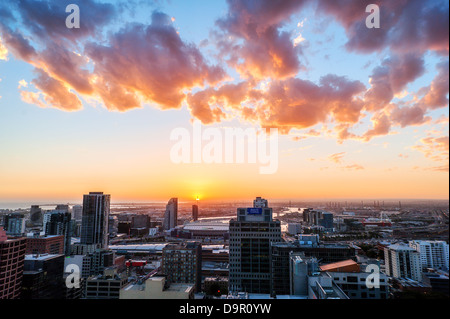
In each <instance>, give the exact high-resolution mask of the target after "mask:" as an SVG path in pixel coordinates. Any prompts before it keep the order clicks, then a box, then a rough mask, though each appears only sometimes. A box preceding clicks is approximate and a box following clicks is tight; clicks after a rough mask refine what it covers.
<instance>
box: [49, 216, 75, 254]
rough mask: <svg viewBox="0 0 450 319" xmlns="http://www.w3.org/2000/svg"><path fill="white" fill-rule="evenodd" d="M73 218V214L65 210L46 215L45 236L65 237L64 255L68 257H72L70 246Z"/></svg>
mask: <svg viewBox="0 0 450 319" xmlns="http://www.w3.org/2000/svg"><path fill="white" fill-rule="evenodd" d="M60 208H61V207H60ZM71 218H72V216H71V214H70V213H69V212H68V211H66V210H65V209H58V210H53V211H50V212H48V213H45V214H44V232H45V235H47V236H49V235H63V236H64V254H66V255H67V256H68V255H70V244H71V240H72V223H71Z"/></svg>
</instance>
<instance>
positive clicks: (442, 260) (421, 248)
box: [409, 240, 449, 270]
mask: <svg viewBox="0 0 450 319" xmlns="http://www.w3.org/2000/svg"><path fill="white" fill-rule="evenodd" d="M409 247H411V248H413V249H415V250H416V251H418V252H419V254H420V262H421V264H422V268H434V269H447V270H448V267H449V265H448V244H447V243H446V242H445V241H439V240H434V241H429V240H411V241H409Z"/></svg>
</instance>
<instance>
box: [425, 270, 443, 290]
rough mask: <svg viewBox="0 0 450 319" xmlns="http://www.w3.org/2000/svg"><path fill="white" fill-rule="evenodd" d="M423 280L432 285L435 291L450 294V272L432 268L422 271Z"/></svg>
mask: <svg viewBox="0 0 450 319" xmlns="http://www.w3.org/2000/svg"><path fill="white" fill-rule="evenodd" d="M422 282H423V283H424V284H425V285H427V286H430V287H431V289H432V291H433V292H439V293H443V294H445V295H447V296H449V278H448V272H444V271H441V270H437V271H434V270H430V271H427V272H424V273H422Z"/></svg>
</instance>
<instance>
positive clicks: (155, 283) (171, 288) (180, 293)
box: [119, 276, 195, 299]
mask: <svg viewBox="0 0 450 319" xmlns="http://www.w3.org/2000/svg"><path fill="white" fill-rule="evenodd" d="M194 290H195V287H194V285H193V284H187V283H169V282H168V281H167V280H166V278H165V277H164V276H154V277H150V278H148V279H146V280H145V282H143V283H142V282H137V283H130V284H128V285H126V286H125V287H123V288H121V289H120V295H119V296H120V297H119V299H194Z"/></svg>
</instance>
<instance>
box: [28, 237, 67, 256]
mask: <svg viewBox="0 0 450 319" xmlns="http://www.w3.org/2000/svg"><path fill="white" fill-rule="evenodd" d="M26 242H27V248H26V254H64V235H48V236H46V235H39V234H32V235H31V236H27V237H26Z"/></svg>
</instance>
